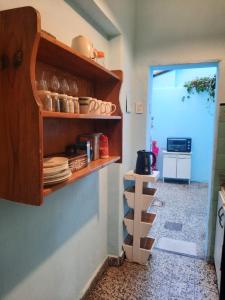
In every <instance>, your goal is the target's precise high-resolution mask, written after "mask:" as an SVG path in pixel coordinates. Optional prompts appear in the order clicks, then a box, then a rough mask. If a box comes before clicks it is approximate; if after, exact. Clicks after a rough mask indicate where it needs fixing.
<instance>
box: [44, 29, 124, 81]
mask: <svg viewBox="0 0 225 300" xmlns="http://www.w3.org/2000/svg"><path fill="white" fill-rule="evenodd" d="M40 37H41V39H43V40H44V41H46V42H48V43H52V44H54V45H55V46H56V47H59V48H62V49H63V50H64V51H67V52H69V53H70V54H72V55H74V56H76V57H77V58H79V60H80V61H83V62H84V63H86V64H89V65H90V66H91V67H93V68H96V69H98V70H99V71H101V72H104V73H105V74H106V75H108V76H110V77H112V78H114V79H116V80H118V81H120V80H121V79H120V77H119V76H117V75H116V74H115V72H114V71H110V70H107V69H106V68H105V67H103V66H101V65H100V64H98V63H96V62H95V61H93V60H92V59H90V58H88V57H85V56H84V55H82V54H80V53H79V52H78V51H76V50H74V49H72V48H71V47H69V46H67V45H66V44H64V43H62V42H60V41H59V40H57V39H55V38H54V37H51V36H50V35H49V34H47V33H45V32H43V31H42V32H41V34H40Z"/></svg>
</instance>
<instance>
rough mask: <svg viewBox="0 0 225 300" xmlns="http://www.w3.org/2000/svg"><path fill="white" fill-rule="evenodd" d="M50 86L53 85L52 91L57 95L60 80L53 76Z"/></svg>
mask: <svg viewBox="0 0 225 300" xmlns="http://www.w3.org/2000/svg"><path fill="white" fill-rule="evenodd" d="M50 85H51V89H52V91H53V92H55V93H57V92H58V90H59V88H60V83H59V80H58V78H57V77H56V76H55V75H53V76H52V78H51V83H50Z"/></svg>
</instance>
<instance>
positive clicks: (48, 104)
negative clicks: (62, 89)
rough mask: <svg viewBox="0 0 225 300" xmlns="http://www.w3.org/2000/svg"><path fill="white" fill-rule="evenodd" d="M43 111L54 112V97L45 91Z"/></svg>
mask: <svg viewBox="0 0 225 300" xmlns="http://www.w3.org/2000/svg"><path fill="white" fill-rule="evenodd" d="M42 105H43V110H46V111H52V97H51V92H49V91H44V92H43V96H42Z"/></svg>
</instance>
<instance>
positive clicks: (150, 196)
mask: <svg viewBox="0 0 225 300" xmlns="http://www.w3.org/2000/svg"><path fill="white" fill-rule="evenodd" d="M156 193H157V189H155V188H148V187H143V191H142V195H141V196H140V199H138V200H139V201H140V205H141V210H142V211H146V210H147V209H148V208H149V206H150V205H151V204H152V202H153V200H154V198H155V196H156ZM124 196H125V198H126V199H127V202H128V206H129V207H130V208H133V209H134V202H135V187H134V186H133V187H129V188H127V189H126V190H125V192H124Z"/></svg>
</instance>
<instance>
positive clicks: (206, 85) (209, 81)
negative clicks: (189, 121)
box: [182, 75, 216, 102]
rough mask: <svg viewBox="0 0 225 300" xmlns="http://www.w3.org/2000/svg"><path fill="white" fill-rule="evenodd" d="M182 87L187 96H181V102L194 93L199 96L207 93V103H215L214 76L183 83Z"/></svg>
mask: <svg viewBox="0 0 225 300" xmlns="http://www.w3.org/2000/svg"><path fill="white" fill-rule="evenodd" d="M184 87H185V88H186V90H187V93H188V96H187V97H185V96H183V97H182V101H184V100H185V98H190V95H192V94H194V93H197V94H201V93H204V92H207V93H208V98H207V101H208V102H209V101H212V102H215V90H216V75H214V76H213V77H201V78H197V79H195V80H191V81H187V82H185V84H184Z"/></svg>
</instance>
